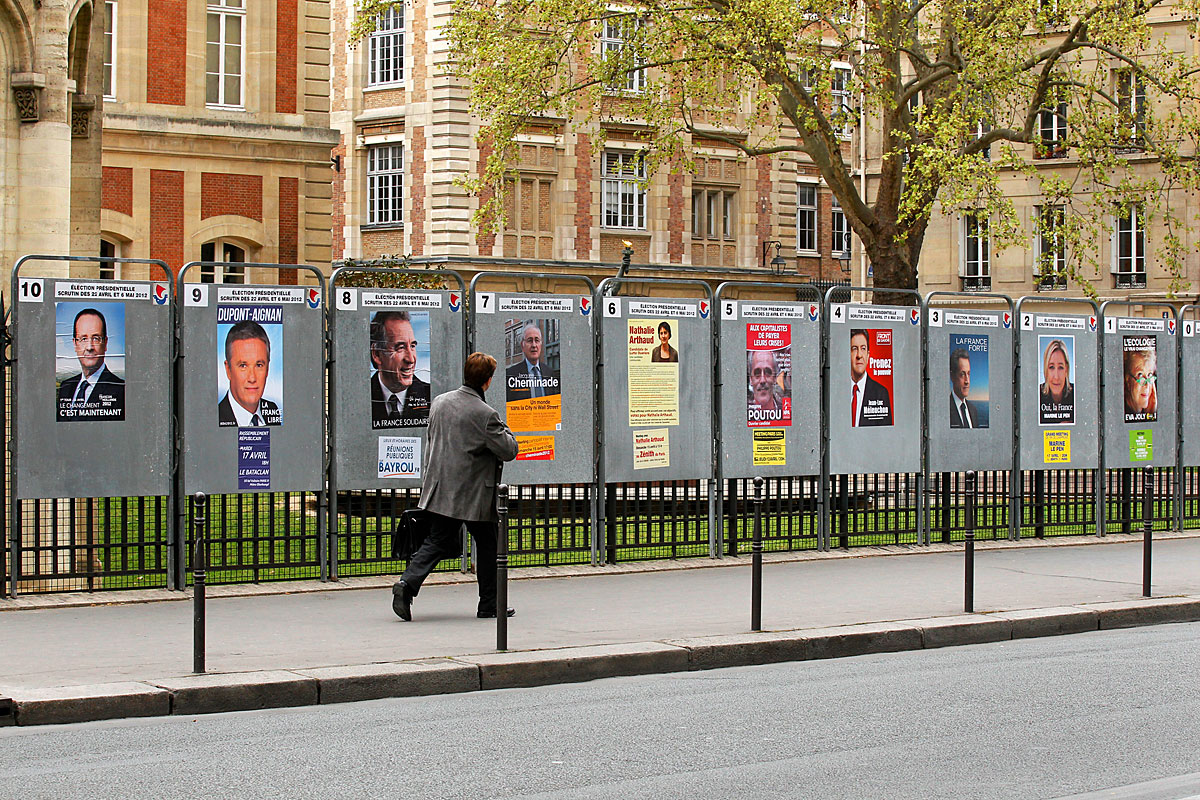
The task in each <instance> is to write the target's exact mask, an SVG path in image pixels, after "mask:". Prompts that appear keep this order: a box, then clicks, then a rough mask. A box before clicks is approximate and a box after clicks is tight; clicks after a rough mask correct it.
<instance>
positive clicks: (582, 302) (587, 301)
mask: <svg viewBox="0 0 1200 800" xmlns="http://www.w3.org/2000/svg"><path fill="white" fill-rule="evenodd" d="M579 313H580V314H583V315H584V316H585V317H586V316H589V315H590V314H591V313H592V298H590V297H588V296H587V295H583V296H581V297H580V298H579Z"/></svg>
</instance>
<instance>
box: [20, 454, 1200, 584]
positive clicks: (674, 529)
mask: <svg viewBox="0 0 1200 800" xmlns="http://www.w3.org/2000/svg"><path fill="white" fill-rule="evenodd" d="M1097 476H1099V477H1097ZM917 478H918V475H917V474H876V475H870V474H868V475H841V476H833V477H832V478H831V480H830V486H829V487H828V498H829V506H830V512H829V513H830V537H831V545H832V546H833V547H860V546H869V545H892V544H909V545H916V544H919V543H920V542H921V540H922V535H921V531H920V528H919V520H920V518H921V513H920V512H921V508H920V507H921V504H922V502H924V504H925V507H924V512H925V520H926V528H927V529H926V531H925V535H926V536H927V537H928V541H930V542H935V543H936V542H959V541H962V539H963V536H964V532H965V530H966V513H967V499H966V480H965V475H964V474H963V473H935V474H932V475H930V476H929V477H928V480H927V481H926V483H925V491H924V496H922V495H921V494H919V493H918V487H919V483H918V480H917ZM1180 478H1181V480H1180V484H1179V488H1180V489H1181V490H1182V491H1181V492H1180V493H1179V496H1176V484H1175V470H1172V469H1159V470H1155V471H1154V475H1153V482H1154V492H1153V496H1154V507H1153V508H1154V520H1153V522H1154V527H1155V528H1156V529H1159V530H1163V529H1167V528H1171V527H1174V525H1175V524H1176V520H1177V519H1180V518H1181V519H1182V523H1183V526H1184V527H1185V528H1194V527H1200V468H1187V469H1184V470H1183V472H1182V473H1181V475H1180ZM1097 480H1103V481H1104V482H1105V488H1106V490H1107V491H1106V497H1107V508H1106V509H1105V514H1106V521H1105V528H1104V532H1107V533H1137V532H1138V531H1140V529H1141V513H1142V510H1141V497H1142V491H1143V485H1144V484H1143V481H1144V477H1143V474H1142V471H1141V470H1131V469H1117V470H1108V471H1106V472H1097V471H1093V470H1062V471H1045V472H1042V471H1037V472H1025V473H1023V474H1022V475H1021V476H1020V478H1019V479H1018V485H1017V488H1018V490H1019V491H1018V494H1017V496H1016V498H1015V501H1014V498H1013V497H1012V496H1011V489H1012V485H1011V483H1012V478H1011V476H1010V474H1009V473H1008V472H1003V471H1000V472H981V473H979V474H978V487H977V490H976V500H975V535H976V538H978V539H1005V538H1008V537H1009V531H1010V526H1009V515H1010V514H1011V513H1013V509H1014V508H1015V509H1016V510H1017V513H1019V518H1020V526H1019V528H1018V531H1017V532H1018V535H1019V536H1020V537H1022V538H1034V537H1038V538H1041V537H1049V536H1078V535H1085V534H1096V533H1098V532H1100V531H1099V530H1098V527H1097V522H1096V502H1095V497H1096V488H1097V487H1096V481H1097ZM818 484H819V480H818V478H816V477H813V476H796V477H790V478H771V479H769V480H767V481H766V482H765V491H764V504H763V541H764V543H765V549H766V551H768V552H787V551H799V550H811V549H815V548H816V547H817V543H818V536H817V528H818V525H817V521H818V516H817V515H818V514H819V513H820V509H819V498H820V492H819V491H818V489H819V486H818ZM593 491H594V489H593V487H591V486H589V485H586V484H561V485H553V486H517V487H513V489H512V494H511V496H510V506H509V507H510V512H509V547H510V552H511V563H512V565H513V566H515V567H518V568H519V567H529V566H551V565H557V564H588V563H591V561H592V554H593V547H595V548H596V551H597V556H598V558H599V560H601V561H605V562H608V563H616V562H626V561H639V560H649V559H680V558H695V557H707V556H709V555H710V553H711V554H716V555H723V556H725V557H732V556H738V555H739V554H744V553H747V552H748V551H749V542H750V538H751V534H752V519H751V517H752V514H751V501H752V499H753V485H752V483H751V481H750V480H748V479H731V480H727V481H725V482H724V484H723V485H722V486H717V485H716V483H715V482H709V481H672V482H648V483H623V484H610V485H609V486H608V487H607V492H606V500H605V503H604V509H603V515H602V517H603V518H602V524H601V526H600V528H599V529H598V535H596V536H595V539H594V540H593V528H592V520H591V513H592V492H593ZM714 491H715V492H716V494H717V495H718V496H717V497H714V498H711V499H712V500H719V501H720V502H719V504H716V503H712V504H710V492H714ZM418 497H419V491H418V490H415V489H409V490H404V489H396V490H386V491H353V492H343V493H342V494H341V496H340V497H339V500H338V511H339V515H338V516H339V519H338V525H337V530H336V533H334V532H331V533H330V537H331V541H330V542H329V547H328V548H320V547H319V546H318V541H317V537H318V526H317V515H318V514H321V513H324V510H323V509H320V508H318V507H317V495H316V494H315V493H301V492H292V493H285V492H276V493H262V494H251V495H218V496H215V497H212V498H210V500H209V509H208V515H209V519H210V525H209V536H208V545H207V555H208V559H209V561H208V582H209V583H213V584H229V583H265V582H270V581H288V580H303V579H309V580H312V579H316V578H318V577H320V575H321V564H320V554H321V553H322V552H323V551H324V552H328V553H329V554H330V559H331V561H333V562H334V563H333V564H330V565H329V567H330V574H333V575H336V576H337V577H339V578H342V577H354V576H370V575H394V574H398V573H400V572H402V571H403V569H404V565H405V564H404V562H403V561H400V560H397V559H393V558H392V557H391V534H392V529H393V527H394V524H395V522H396V521H397V520H398V519H399V517H400V513H401V512H402V511H403V510H404V509H406V508H409V507H412V506H414V505H415V504H416V502H417V500H418ZM1180 501H1182V507H1180V506H1179V503H1180ZM189 505H190V504H189ZM717 508H719V509H720V513H719V516H714V515H715V514H716V509H717ZM186 513H187V521H188V523H189V524H188V525H186V526H184V530H186V531H189V534H188V536H187V537H186V538H185V541H184V542H183V543H182V544H183V547H182V551H183V552H182V557H183V559H184V561H183V563H184V565H185V568H186V569H187V570H188V573H187V578H188V580H187V582H189V583H190V568H191V563H190V562H191V559H190V556H189V555H188V554H190V553H191V547H192V542H191V538H190V531H191V529H192V526H191V524H190V523H191V509H190V508H189V509H188V510H187V512H186ZM166 515H167V502H166V498H164V497H132V498H107V499H88V498H83V499H49V500H36V501H35V500H29V501H23V505H22V516H21V519H22V533H23V536H22V541H21V546H20V547H19V549H18V550H17V552H18V553H19V557H20V559H21V571H20V575H19V578H20V580H19V592H21V593H29V594H33V593H46V592H79V591H83V592H86V591H99V590H118V589H144V588H162V587H165V586H166V585H167V570H168V564H169V559H168V550H169V549H170V547H171V546H172V545H171V543H170V542H168V541H167V535H166V530H167V525H166ZM710 523H713V524H712V535H711V537H710ZM466 563H468V564H469V559H468V561H467V562H466ZM463 564H464V562H462V561H460V560H458V559H452V560H447V561H444V562H442V564H441V565H440V567H439V569H441V570H446V571H454V570H459V569H462V568H463ZM6 572H7V570H6ZM5 578H6V580H7V575H5Z"/></svg>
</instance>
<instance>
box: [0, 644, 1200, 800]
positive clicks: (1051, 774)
mask: <svg viewBox="0 0 1200 800" xmlns="http://www.w3.org/2000/svg"><path fill="white" fill-rule="evenodd" d="M1198 660H1200V623H1192V624H1181V625H1162V626H1157V627H1151V628H1136V629H1129V630H1120V631H1102V632H1096V633H1087V634H1079V635H1074V636H1067V637H1059V638H1047V639H1026V640H1018V641H1012V642H1004V643H998V644H988V645H976V646H973V647H958V648H948V649H943V650H925V651H913V652H908V653H895V654H883V655H873V656H863V657H858V658H848V659H839V660H831V661H818V662H803V663H795V664H782V665H773V666H763V667H745V668H740V669H726V670H714V671H711V672H695V673H684V674H671V675H660V676H649V677H639V678H617V679H609V680H603V681H595V682H592V683H588V684H571V685H565V686H551V687H543V688H537V689H512V690H503V691H493V692H484V693H475V694H470V695H446V696H440V697H425V698H405V699H395V700H381V701H375V702H370V703H355V704H345V705H337V706H326V707H306V708H298V709H287V710H272V711H256V712H243V713H236V714H220V715H212V716H202V717H181V718H162V719H151V720H140V721H138V720H125V721H118V722H102V723H88V724H83V725H72V726H55V727H45V728H6V729H0V775H3V776H4V780H3V781H0V800H3V799H4V798H14V799H15V798H20V800H35V799H36V798H64V797H97V798H109V797H112V798H118V797H119V798H129V799H130V800H138V799H139V798H155V800H158V799H159V798H185V797H186V798H194V797H202V796H203V797H220V798H285V797H286V798H297V799H298V800H302V799H303V798H322V799H325V798H337V797H355V798H361V797H395V798H420V799H421V800H436V799H437V798H460V797H461V798H481V797H510V798H511V797H519V798H556V799H558V798H561V799H562V800H574V799H576V798H578V799H580V800H583V799H585V798H586V799H588V800H599V799H601V798H604V799H606V800H607V799H609V798H611V799H612V800H629V798H642V797H650V798H680V800H683V798H687V799H688V800H694V798H774V797H781V798H782V797H787V798H809V797H811V798H871V799H872V800H879V798H956V799H957V798H985V799H987V798H1005V799H1009V798H1016V799H1020V798H1058V797H1066V796H1075V795H1085V796H1088V797H1092V798H1100V797H1104V798H1108V800H1132V799H1133V798H1142V800H1149V799H1150V798H1154V799H1155V800H1179V798H1184V797H1190V796H1192V795H1195V794H1197V793H1200V775H1197V774H1196V773H1197V772H1200V749H1198V748H1197V747H1196V742H1198V741H1200V681H1197V680H1196V679H1195V674H1194V673H1195V665H1196V664H1197V662H1198ZM1114 787H1116V788H1114ZM1102 790H1110V791H1106V792H1104V793H1103V794H1089V793H1096V792H1100V791H1102Z"/></svg>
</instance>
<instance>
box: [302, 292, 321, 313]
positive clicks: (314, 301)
mask: <svg viewBox="0 0 1200 800" xmlns="http://www.w3.org/2000/svg"><path fill="white" fill-rule="evenodd" d="M305 299H306V300H308V307H309V308H318V307H320V305H321V292H320V291H319V290H318V289H311V288H310V289H309V290H308V295H307V296H306V297H305Z"/></svg>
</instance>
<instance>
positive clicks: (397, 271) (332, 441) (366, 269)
mask: <svg viewBox="0 0 1200 800" xmlns="http://www.w3.org/2000/svg"><path fill="white" fill-rule="evenodd" d="M356 274H362V275H420V276H423V277H427V278H428V277H437V278H445V279H446V280H445V283H450V281H451V280H453V282H454V283H456V284H457V285H458V289H457V291H458V304H459V311H458V312H453V313H457V314H458V316H459V343H460V346H459V353H458V356H457V364H458V366H459V369H458V373H459V375H461V372H462V368H461V365H462V363H463V361H464V360H465V359H466V356H467V312H466V303H465V297H466V284H465V283H464V282H463V279H462V276H461V275H459V274H458V273H457V272H455V271H454V270H450V269H446V270H437V271H431V270H427V269H413V268H410V267H372V266H358V265H354V266H341V267H338V268H337V269H335V270H334V271H333V274H332V275H330V276H329V297H332V298H333V300H332V302H327V303H326V305H325V312H326V314H327V319H326V324H325V330H326V335H327V342H326V347H327V352H328V353H329V359H328V364H329V370H328V373H327V374H326V376H325V378H326V381H327V383H326V396H327V397H328V398H329V422H328V426H329V452H328V462H329V531H330V537H331V539H332V541H331V542H330V548H329V576H330V579H331V580H337V577H338V548H337V538H338V535H339V528H338V516H337V514H338V491H339V489H340V485H341V484H340V480H339V476H338V453H339V449H340V448H339V444H338V436H337V420H338V410H339V405H338V392H337V391H336V389H337V386H338V380H339V370H338V363H337V362H338V347H337V340H336V335H337V334H336V330H337V327H338V326H337V325H336V324H335V319H336V315H337V314H338V313H339V312H340V311H343V308H342V304H341V303H340V301H339V298H338V295H337V292H338V290H339V289H346V288H351V287H345V286H340V285H339V284H338V279H339V278H343V277H344V276H347V275H356ZM352 288H355V289H356V290H358V291H359V292H361V291H362V290H363V289H366V290H367V291H379V292H386V293H395V294H401V295H402V294H405V293H408V294H428V293H431V292H439V293H440V292H447V293H449V294H450V298H449V302H450V305H451V307H453V305H454V302H455V301H454V291H455V290H454V289H421V288H411V289H407V288H399V287H379V288H376V287H352ZM356 305H357V299H356ZM444 327H445V326H443V328H444ZM431 338H432V331H431ZM455 380H457V378H456V379H455ZM455 387H457V383H455V384H454V386H451V387H449V388H455ZM449 388H444V389H443V391H449ZM431 394H432V392H431ZM432 399H433V398H432V396H431V397H430V400H431V401H432ZM380 430H382V431H385V432H386V431H392V432H396V431H408V432H410V433H411V432H417V435H418V436H419V437H420V439H421V441H422V443H424V441H425V437H426V434H427V432H428V427H427V426H419V427H414V428H386V429H380ZM376 438H378V437H376ZM420 485H421V480H420V479H419V478H407V479H400V480H398V481H397V482H396V483H395V484H391V485H386V486H384V485H378V486H373V487H370V488H372V489H374V490H376V491H387V490H388V489H392V488H395V489H412V488H419V487H420ZM464 566H465V562H464Z"/></svg>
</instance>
